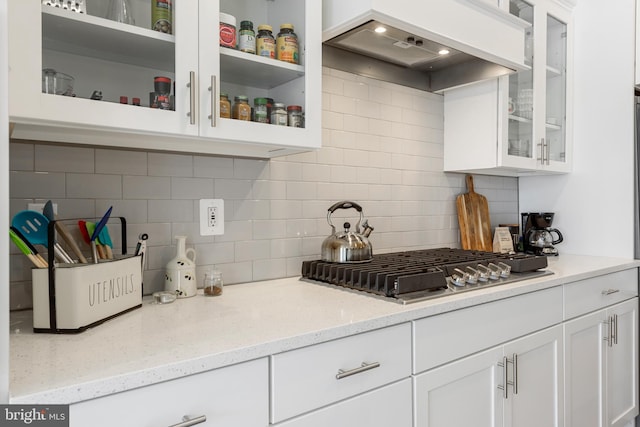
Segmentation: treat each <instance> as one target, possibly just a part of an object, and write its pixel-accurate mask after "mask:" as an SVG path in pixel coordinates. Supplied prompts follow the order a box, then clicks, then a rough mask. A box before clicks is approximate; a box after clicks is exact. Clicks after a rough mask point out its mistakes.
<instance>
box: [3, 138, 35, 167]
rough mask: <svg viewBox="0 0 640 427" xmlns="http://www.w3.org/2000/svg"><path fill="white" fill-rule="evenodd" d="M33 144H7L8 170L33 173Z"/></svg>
mask: <svg viewBox="0 0 640 427" xmlns="http://www.w3.org/2000/svg"><path fill="white" fill-rule="evenodd" d="M34 151H35V146H34V145H33V144H23V143H17V142H11V143H10V144H9V170H12V171H33V170H35V169H34V168H35V165H34Z"/></svg>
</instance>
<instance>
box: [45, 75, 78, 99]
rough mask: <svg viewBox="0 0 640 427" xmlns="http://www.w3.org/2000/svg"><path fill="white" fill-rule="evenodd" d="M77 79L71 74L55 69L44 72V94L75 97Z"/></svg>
mask: <svg viewBox="0 0 640 427" xmlns="http://www.w3.org/2000/svg"><path fill="white" fill-rule="evenodd" d="M74 82H75V79H74V78H73V77H72V76H70V75H69V74H65V73H61V72H59V71H56V70H54V69H53V68H45V69H44V70H42V92H43V93H50V94H54V95H64V96H73V83H74Z"/></svg>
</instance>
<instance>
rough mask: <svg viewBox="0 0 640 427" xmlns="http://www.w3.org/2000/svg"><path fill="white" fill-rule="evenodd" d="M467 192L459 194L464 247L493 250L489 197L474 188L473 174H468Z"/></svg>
mask: <svg viewBox="0 0 640 427" xmlns="http://www.w3.org/2000/svg"><path fill="white" fill-rule="evenodd" d="M466 181H467V190H468V192H467V193H464V194H460V195H458V197H457V199H456V206H457V209H458V223H459V225H460V241H461V243H462V248H463V249H473V250H480V251H487V252H492V251H493V239H492V236H491V220H490V218H489V205H488V202H487V198H486V197H485V196H483V195H482V194H478V193H476V192H475V191H474V189H473V176H472V175H467V177H466Z"/></svg>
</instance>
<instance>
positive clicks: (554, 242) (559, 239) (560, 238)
mask: <svg viewBox="0 0 640 427" xmlns="http://www.w3.org/2000/svg"><path fill="white" fill-rule="evenodd" d="M548 231H549V233H556V234H557V235H558V240H554V241H553V242H551V244H552V245H557V244H558V243H560V242H562V240H564V239H563V238H562V233H561V232H560V230H558V229H557V228H550V229H549V230H548Z"/></svg>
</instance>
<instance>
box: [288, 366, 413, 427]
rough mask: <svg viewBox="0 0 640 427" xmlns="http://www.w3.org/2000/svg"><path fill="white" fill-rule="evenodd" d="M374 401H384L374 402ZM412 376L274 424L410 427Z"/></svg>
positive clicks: (295, 425) (310, 426)
mask: <svg viewBox="0 0 640 427" xmlns="http://www.w3.org/2000/svg"><path fill="white" fill-rule="evenodd" d="M374 402H384V404H376V403H374ZM412 425H413V397H412V394H411V378H406V379H404V380H402V381H400V382H397V383H393V384H390V385H387V386H384V387H382V388H379V389H376V390H373V391H370V392H368V393H364V394H360V395H358V396H356V397H352V398H351V399H347V400H343V401H341V402H338V403H335V404H333V405H330V406H327V407H325V408H322V409H318V410H317V411H314V412H311V413H308V414H305V415H301V416H299V417H296V418H293V419H291V420H288V421H285V422H283V423H281V424H277V426H278V427H327V426H331V427H354V426H366V427H389V426H393V427H411V426H412Z"/></svg>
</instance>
